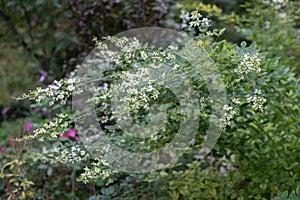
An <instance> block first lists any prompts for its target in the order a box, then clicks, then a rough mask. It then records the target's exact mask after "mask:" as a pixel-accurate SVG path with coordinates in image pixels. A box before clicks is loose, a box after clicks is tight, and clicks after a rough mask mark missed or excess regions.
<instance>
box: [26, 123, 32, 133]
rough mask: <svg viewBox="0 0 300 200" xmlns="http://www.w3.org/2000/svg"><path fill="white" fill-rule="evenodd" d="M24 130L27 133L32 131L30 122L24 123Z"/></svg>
mask: <svg viewBox="0 0 300 200" xmlns="http://www.w3.org/2000/svg"><path fill="white" fill-rule="evenodd" d="M25 130H26V131H27V132H30V131H32V130H33V123H32V122H26V125H25Z"/></svg>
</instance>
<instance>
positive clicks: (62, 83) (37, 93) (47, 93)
mask: <svg viewBox="0 0 300 200" xmlns="http://www.w3.org/2000/svg"><path fill="white" fill-rule="evenodd" d="M75 82H76V81H75V78H70V79H62V80H59V81H57V80H55V81H54V82H53V83H52V84H51V85H49V86H48V87H47V88H41V87H37V88H36V90H34V91H29V93H28V94H23V95H22V96H21V97H18V98H17V100H24V99H30V100H34V101H36V102H41V101H42V100H44V99H45V98H46V97H50V98H51V101H50V102H49V106H52V105H54V103H55V102H59V103H61V104H66V101H67V99H68V98H69V97H70V95H71V94H72V92H73V91H74V90H75V86H74V84H75Z"/></svg>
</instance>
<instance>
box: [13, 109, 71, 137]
mask: <svg viewBox="0 0 300 200" xmlns="http://www.w3.org/2000/svg"><path fill="white" fill-rule="evenodd" d="M70 123H71V121H70V115H69V114H64V113H60V114H57V117H55V118H53V120H52V121H50V122H48V123H45V124H43V126H42V127H41V128H38V129H35V130H33V135H26V136H24V137H23V138H19V139H17V140H18V141H24V140H33V139H38V140H40V141H44V140H45V139H52V138H57V137H58V135H60V134H62V132H63V130H64V129H66V128H67V127H68V126H70Z"/></svg>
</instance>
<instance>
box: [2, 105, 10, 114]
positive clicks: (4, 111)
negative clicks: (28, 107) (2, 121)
mask: <svg viewBox="0 0 300 200" xmlns="http://www.w3.org/2000/svg"><path fill="white" fill-rule="evenodd" d="M9 110H10V107H9V106H7V107H5V108H4V109H3V110H2V112H1V113H2V115H5V114H6V113H7V112H8V111H9Z"/></svg>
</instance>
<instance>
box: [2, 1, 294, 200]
mask: <svg viewBox="0 0 300 200" xmlns="http://www.w3.org/2000/svg"><path fill="white" fill-rule="evenodd" d="M280 2H283V3H282V4H281V3H280ZM284 2H286V3H284ZM193 10H198V11H199V12H200V13H201V14H202V15H204V16H205V17H208V18H209V19H211V20H212V28H219V29H222V28H226V31H225V32H224V34H223V35H222V36H221V35H220V37H214V39H215V42H212V41H210V40H209V39H208V40H205V39H203V43H204V46H205V48H207V49H208V50H210V51H209V52H210V56H211V58H213V59H214V60H215V61H217V62H218V63H221V64H222V67H223V68H222V70H224V71H223V72H224V74H225V75H224V79H225V80H226V77H230V73H231V72H230V71H227V70H229V69H230V68H232V67H233V66H234V65H236V64H237V63H238V60H235V59H237V57H238V56H237V55H239V54H242V53H244V51H245V52H251V53H253V52H261V54H262V55H263V57H264V60H262V61H261V63H262V66H264V71H263V72H262V76H263V79H262V80H261V82H260V83H259V84H260V89H261V90H262V91H264V95H265V98H266V99H267V103H266V105H265V110H264V111H263V112H261V113H257V114H256V113H255V114H254V113H253V112H252V111H250V110H248V108H246V107H245V108H242V109H241V111H242V115H241V116H240V117H239V118H236V119H235V120H234V126H230V127H228V128H227V129H226V131H225V132H224V133H223V134H222V135H221V137H220V139H219V141H218V143H217V145H216V146H215V148H214V149H213V151H212V152H211V153H210V154H209V156H208V157H206V158H205V159H203V160H199V159H195V158H194V157H193V156H192V154H190V155H189V154H187V155H186V156H185V157H183V158H182V160H180V164H179V165H178V166H176V167H174V168H171V169H167V170H160V171H156V172H153V173H147V174H129V173H119V174H116V175H113V176H112V177H111V180H110V182H109V183H108V184H107V180H105V179H101V178H98V179H94V180H92V181H89V182H88V183H84V182H82V181H79V180H78V176H79V174H80V173H82V172H83V171H84V170H83V168H84V167H85V165H88V166H89V167H92V165H91V163H92V161H91V163H90V162H87V163H83V164H82V163H81V164H80V163H79V164H68V165H64V164H61V163H55V164H54V163H51V162H42V161H41V160H39V159H34V158H32V157H34V155H35V153H37V152H40V151H41V147H42V146H43V147H45V146H46V147H47V145H48V146H51V145H53V142H47V141H46V142H42V143H41V142H37V141H27V142H16V141H14V140H13V138H16V137H22V136H24V135H30V134H32V132H33V130H35V129H37V128H39V127H41V126H42V124H44V123H46V122H48V121H50V120H51V119H53V118H54V117H55V116H56V114H57V113H61V112H63V113H67V114H70V113H71V110H70V102H69V101H68V102H67V104H66V105H56V104H55V105H53V106H48V102H37V103H36V102H35V103H33V102H29V101H16V100H15V98H14V97H18V96H20V95H21V94H22V93H25V92H27V91H28V90H30V89H34V88H35V87H37V86H41V87H46V86H47V85H48V84H51V83H52V82H53V81H54V80H59V79H61V78H65V77H69V76H70V74H71V72H72V71H73V70H74V69H75V68H76V66H77V65H78V64H81V62H82V61H83V59H84V58H85V56H86V55H87V54H88V53H89V52H90V51H91V49H93V48H94V46H95V43H94V42H93V38H94V36H95V37H97V38H100V39H101V38H102V37H103V36H108V35H114V34H116V33H119V32H122V31H125V30H128V29H132V28H136V27H146V26H160V27H166V28H170V29H174V30H180V29H181V28H182V18H181V17H180V16H181V14H182V11H185V12H187V13H189V12H192V11H193ZM299 16H300V2H299V1H296V0H295V1H292V0H290V1H278V0H277V1H276V0H270V1H260V0H247V1H241V0H213V1H206V0H203V1H196V0H155V1H153V0H111V1H110V0H87V1H84V0H67V1H62V0H54V1H47V0H33V1H32V0H24V1H20V0H0V47H1V50H0V56H1V61H0V93H1V95H0V110H1V115H0V124H1V125H0V139H1V140H0V189H1V197H2V198H3V199H88V198H90V199H263V198H265V199H272V198H274V199H287V198H290V199H297V197H296V196H297V195H298V198H299V192H300V190H299V188H298V189H297V186H298V185H299V184H300V171H299V160H300V121H299V119H300V117H299V116H300V107H299V105H300V102H299V101H300V98H299V88H300V87H299V75H300V67H299V61H300V56H299V55H300V50H299V46H300V40H299V38H300V37H299V36H300V19H299ZM242 41H245V42H244V43H243V45H241V43H242ZM239 47H242V48H241V49H240V48H239ZM243 49H244V50H243ZM226 73H227V75H228V76H226ZM228 81H229V80H228ZM232 87H235V86H232ZM227 89H228V93H229V94H230V93H231V92H232V91H234V89H233V88H230V87H229V88H227ZM63 132H65V136H66V137H65V138H62V143H64V144H65V145H66V146H68V145H71V144H76V143H77V141H76V131H75V135H74V130H73V129H69V130H67V131H66V130H62V133H63ZM69 140H70V141H69ZM60 142H61V141H60ZM223 168H225V169H226V170H225V172H226V173H225V174H224V173H221V172H224V170H223ZM222 170H223V171H222Z"/></svg>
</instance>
